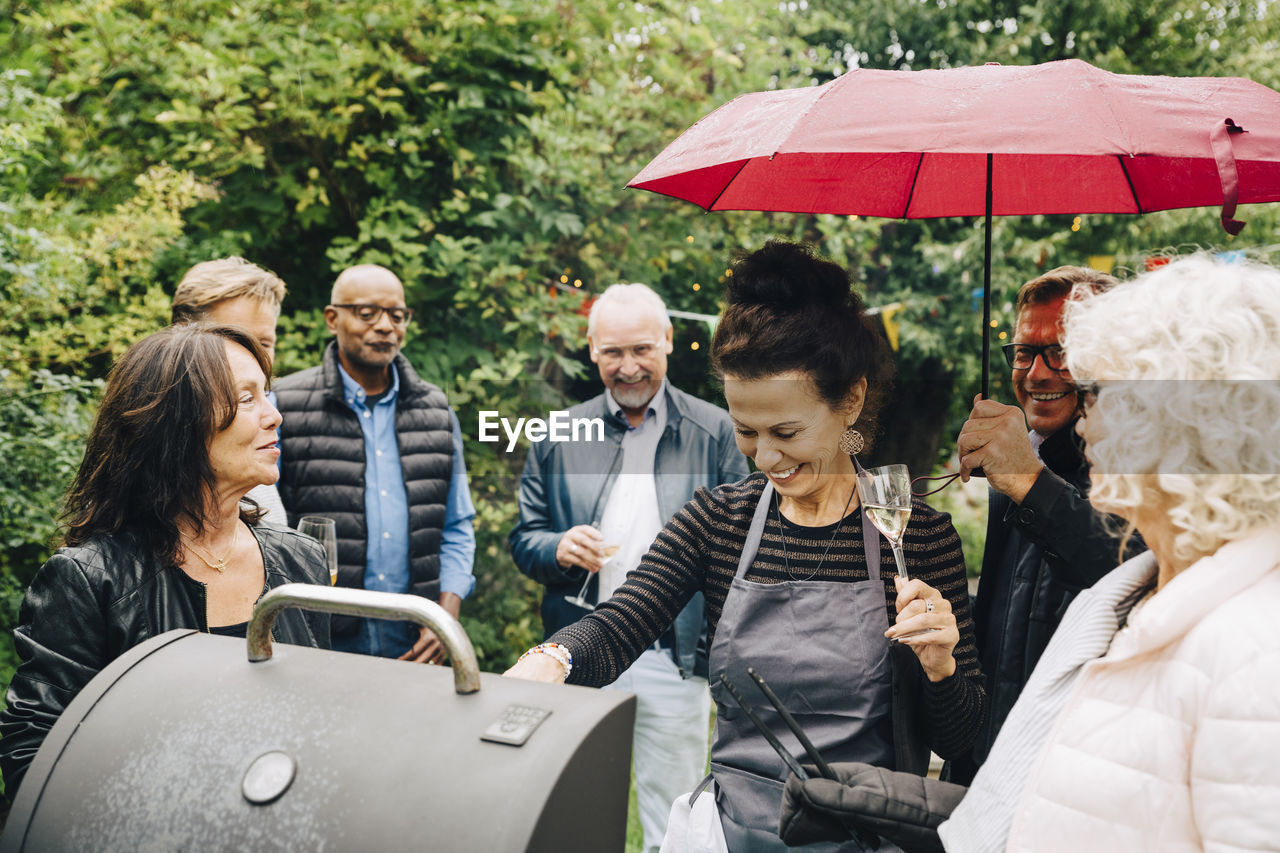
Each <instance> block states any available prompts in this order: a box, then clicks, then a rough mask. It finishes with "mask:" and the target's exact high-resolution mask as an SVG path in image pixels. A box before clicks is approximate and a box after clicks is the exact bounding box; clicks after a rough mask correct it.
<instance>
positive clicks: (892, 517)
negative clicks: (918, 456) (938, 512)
mask: <svg viewBox="0 0 1280 853" xmlns="http://www.w3.org/2000/svg"><path fill="white" fill-rule="evenodd" d="M858 498H859V499H860V500H861V501H862V508H863V509H865V510H866V512H867V518H870V519H871V523H872V524H874V525H875V526H876V529H877V530H879V531H880V532H881V533H883V534H884V538H885V539H888V540H889V544H890V545H891V546H892V547H893V559H894V562H896V563H897V564H898V577H900V578H902V579H903V580H904V581H905V580H906V579H907V561H906V559H905V558H904V557H903V555H902V534H903V532H904V531H905V530H906V529H907V521H908V520H909V519H910V518H911V475H910V474H908V473H907V466H906V465H883V466H881V467H879V468H871V469H865V470H860V471H858Z"/></svg>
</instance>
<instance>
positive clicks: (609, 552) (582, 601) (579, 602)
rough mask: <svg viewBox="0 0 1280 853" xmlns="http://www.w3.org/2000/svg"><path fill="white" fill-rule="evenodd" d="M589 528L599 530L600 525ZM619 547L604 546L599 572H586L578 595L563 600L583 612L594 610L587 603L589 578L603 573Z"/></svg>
mask: <svg viewBox="0 0 1280 853" xmlns="http://www.w3.org/2000/svg"><path fill="white" fill-rule="evenodd" d="M591 526H592V527H594V528H595V529H596V530H599V529H600V524H599V523H598V522H592V523H591ZM620 547H622V546H621V545H605V546H604V557H605V562H604V565H603V566H601V567H600V569H599V571H596V572H587V576H586V577H585V578H583V579H582V588H581V589H579V590H578V594H577V595H566V596H565V597H564V600H565V601H567V602H569V603H570V604H572V605H573V606H574V607H581V608H582V609H583V610H595V609H596V606H595V605H594V604H592V603H591V602H589V601H587V585H588V584H590V583H591V576H592V575H593V574H594V575H599V574H600V572H603V571H604V569H605V566H607V565H609V563H611V562H612V561H613V555H614V554H617V553H618V549H619V548H620Z"/></svg>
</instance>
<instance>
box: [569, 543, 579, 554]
mask: <svg viewBox="0 0 1280 853" xmlns="http://www.w3.org/2000/svg"><path fill="white" fill-rule="evenodd" d="M569 553H570V554H576V553H578V546H577V545H570V546H569Z"/></svg>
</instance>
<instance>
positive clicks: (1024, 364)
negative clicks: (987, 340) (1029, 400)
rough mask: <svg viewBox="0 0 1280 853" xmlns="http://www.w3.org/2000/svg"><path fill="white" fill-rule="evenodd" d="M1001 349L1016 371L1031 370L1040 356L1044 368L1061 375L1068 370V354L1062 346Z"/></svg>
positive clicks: (1025, 345) (1007, 345) (1002, 347)
mask: <svg viewBox="0 0 1280 853" xmlns="http://www.w3.org/2000/svg"><path fill="white" fill-rule="evenodd" d="M1000 349H1001V350H1003V351H1004V360H1005V361H1007V362H1009V366H1010V367H1012V368H1013V369H1014V370H1030V369H1031V365H1033V364H1035V362H1036V356H1040V358H1041V359H1042V360H1043V361H1044V366H1045V367H1047V368H1049V369H1050V370H1056V371H1058V372H1059V373H1061V372H1062V371H1064V370H1066V369H1067V363H1066V360H1065V359H1066V354H1065V353H1064V352H1063V351H1062V346H1061V345H1060V344H1049V345H1048V346H1036V345H1035V344H1004V345H1003V346H1001V347H1000Z"/></svg>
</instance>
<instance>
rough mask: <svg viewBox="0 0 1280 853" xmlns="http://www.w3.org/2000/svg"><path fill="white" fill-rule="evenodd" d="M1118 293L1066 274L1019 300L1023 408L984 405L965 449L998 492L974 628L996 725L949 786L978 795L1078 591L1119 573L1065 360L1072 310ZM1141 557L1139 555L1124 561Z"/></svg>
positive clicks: (961, 449) (1084, 272) (1092, 276)
mask: <svg viewBox="0 0 1280 853" xmlns="http://www.w3.org/2000/svg"><path fill="white" fill-rule="evenodd" d="M1116 284H1117V282H1116V280H1115V279H1114V278H1112V277H1111V276H1109V275H1106V274H1104V273H1100V272H1097V271H1096V270H1091V269H1086V268H1083V267H1071V266H1066V267H1058V268H1057V269H1055V270H1051V271H1050V272H1047V273H1045V274H1044V275H1042V276H1040V277H1039V278H1036V279H1033V280H1031V281H1029V282H1027V283H1026V284H1024V285H1023V286H1022V288H1021V289H1020V290H1019V291H1018V303H1017V311H1018V313H1017V322H1016V324H1015V326H1014V333H1013V341H1012V342H1010V343H1007V344H1005V345H1004V347H1003V351H1004V356H1005V360H1006V361H1007V362H1008V363H1009V367H1010V368H1011V370H1012V373H1013V393H1014V397H1016V398H1017V401H1018V405H1017V406H1005V405H1002V404H1001V403H998V402H996V401H995V400H982V399H980V398H976V399H975V401H974V406H973V411H972V412H970V414H969V420H967V421H966V422H965V424H964V427H963V429H961V431H960V437H959V438H958V439H957V440H956V452H957V454H958V456H959V457H960V475H961V477H962V478H963V479H964V480H965V481H966V482H967V481H968V479H969V476H970V474H971V472H973V471H974V470H975V469H978V468H981V469H982V473H983V474H984V475H985V476H986V478H987V484H988V486H989V487H990V491H989V495H988V512H987V538H986V544H985V547H984V550H983V555H982V576H981V578H980V579H979V582H978V595H977V598H976V600H975V602H974V615H973V618H974V623H975V628H976V630H977V640H978V653H979V657H980V660H981V663H982V674H983V677H984V678H985V679H986V688H987V703H988V706H987V707H988V715H987V719H986V721H985V723H984V726H983V728H982V730H981V731H980V732H979V733H978V739H977V741H976V742H975V744H974V747H973V751H972V753H971V756H970V757H969V758H968V759H962V760H959V761H953V762H950V764H949V765H948V767H947V773H946V775H945V777H944V778H949V779H950V780H951V781H953V782H959V783H961V784H965V785H967V784H969V782H970V781H971V780H972V779H973V775H974V774H975V773H976V772H977V769H978V767H979V766H981V764H982V763H983V761H985V760H986V757H987V753H988V752H989V751H990V749H991V744H992V743H993V742H994V741H995V738H996V735H997V734H998V733H999V731H1000V727H1001V726H1002V725H1003V724H1004V720H1005V717H1007V716H1008V714H1009V711H1010V709H1011V708H1012V707H1013V704H1014V702H1016V701H1017V699H1018V695H1019V694H1020V693H1021V692H1022V688H1023V686H1024V685H1025V684H1026V682H1027V679H1028V678H1029V677H1030V676H1031V671H1032V670H1033V669H1035V665H1036V662H1037V661H1039V660H1040V655H1041V654H1042V653H1043V652H1044V650H1045V647H1046V646H1047V645H1048V643H1049V639H1050V637H1052V636H1053V632H1054V630H1055V629H1056V628H1057V627H1058V623H1059V622H1060V621H1061V620H1062V616H1063V614H1064V613H1065V612H1066V609H1067V605H1069V604H1070V603H1071V601H1072V600H1073V599H1074V598H1075V596H1076V593H1078V592H1079V591H1080V590H1082V589H1084V588H1086V587H1089V586H1092V585H1093V584H1094V583H1095V582H1097V580H1098V579H1099V578H1101V577H1102V576H1103V575H1105V574H1106V573H1107V572H1109V571H1110V570H1111V569H1114V568H1115V567H1116V566H1117V565H1118V564H1119V562H1120V559H1119V552H1118V542H1117V540H1116V539H1115V538H1113V537H1112V536H1111V535H1110V533H1108V532H1107V530H1106V529H1105V528H1104V526H1103V524H1102V517H1103V516H1102V515H1101V514H1099V513H1095V512H1094V510H1093V507H1092V506H1090V504H1089V500H1088V496H1087V495H1088V486H1089V466H1088V463H1086V462H1085V458H1084V452H1083V448H1082V441H1081V439H1080V437H1079V436H1077V435H1076V432H1075V422H1076V419H1077V417H1078V408H1079V401H1078V400H1077V395H1076V386H1075V383H1074V382H1073V380H1072V377H1071V374H1070V372H1069V371H1068V370H1067V367H1066V363H1065V361H1064V360H1063V352H1062V346H1061V335H1062V314H1063V308H1064V306H1065V305H1066V304H1067V302H1068V300H1069V299H1073V298H1086V297H1087V296H1088V295H1089V294H1091V293H1100V292H1102V291H1104V290H1108V289H1110V288H1111V287H1113V286H1115V285H1116ZM1140 548H1141V545H1140V543H1136V542H1135V543H1134V545H1132V546H1131V547H1130V551H1129V553H1128V554H1127V555H1126V556H1132V554H1133V553H1135V552H1136V551H1137V550H1139V549H1140Z"/></svg>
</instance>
